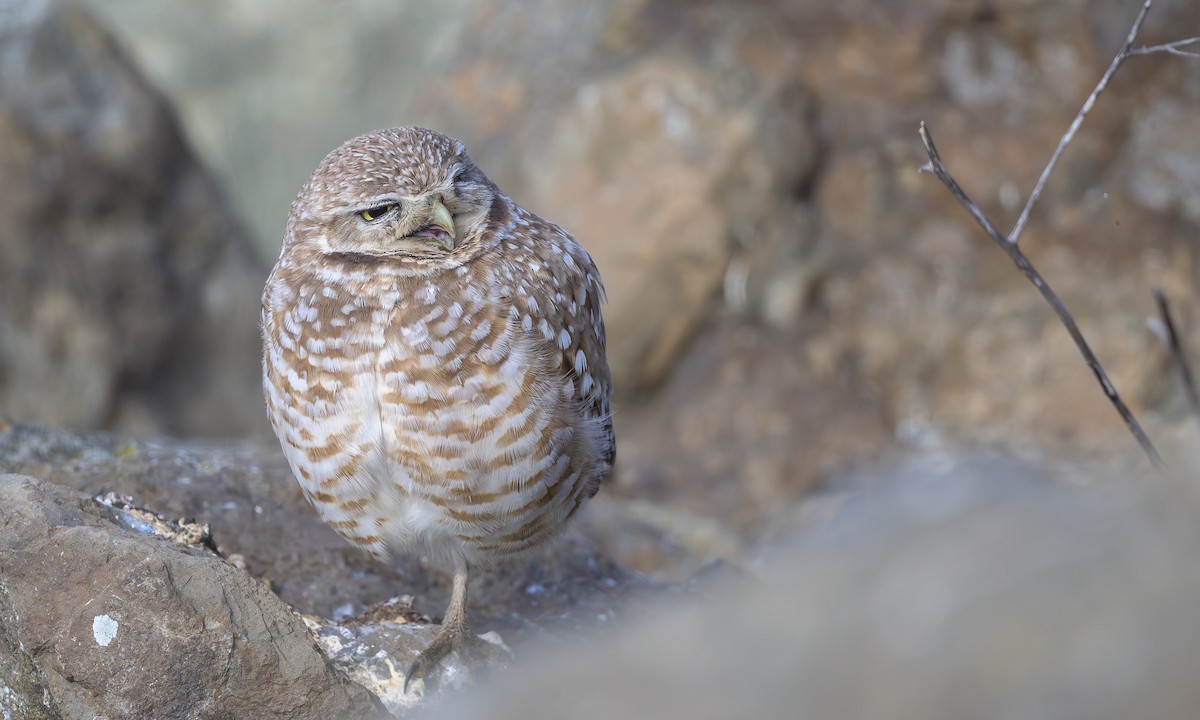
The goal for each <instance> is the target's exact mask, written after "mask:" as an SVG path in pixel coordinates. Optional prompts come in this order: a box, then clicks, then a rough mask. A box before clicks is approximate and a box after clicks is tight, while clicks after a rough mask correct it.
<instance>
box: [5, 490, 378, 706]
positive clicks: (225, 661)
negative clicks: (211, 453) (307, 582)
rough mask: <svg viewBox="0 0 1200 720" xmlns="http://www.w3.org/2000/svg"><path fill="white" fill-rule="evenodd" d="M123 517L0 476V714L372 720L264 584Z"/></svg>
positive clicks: (364, 697)
mask: <svg viewBox="0 0 1200 720" xmlns="http://www.w3.org/2000/svg"><path fill="white" fill-rule="evenodd" d="M119 512H120V511H119V510H118V509H117V508H114V507H112V506H111V505H109V506H106V505H104V504H101V503H99V502H96V501H95V500H93V499H92V498H89V497H88V496H86V495H82V494H80V493H77V492H74V491H71V490H69V489H67V488H63V487H61V486H57V485H53V484H49V483H44V482H40V481H38V480H36V479H34V478H29V477H24V476H17V475H5V476H0V616H3V617H4V619H5V622H4V630H3V633H2V635H0V647H3V649H4V651H5V652H4V658H3V660H0V670H2V671H3V673H4V676H3V678H0V684H3V685H4V686H5V687H6V688H7V689H8V694H7V695H5V696H3V697H0V706H4V707H7V708H12V709H14V710H17V711H19V716H21V717H26V716H30V715H28V713H30V712H34V713H37V712H40V713H42V716H43V717H59V716H61V717H65V718H85V717H87V718H90V717H108V718H147V717H154V718H174V717H196V718H203V717H214V718H215V717H259V718H301V717H309V718H328V717H336V716H343V715H349V716H352V717H355V716H357V717H366V716H368V715H370V714H372V713H374V712H375V707H376V706H375V703H374V700H373V698H372V696H371V695H370V694H369V693H367V692H366V691H365V690H364V689H363V688H361V687H360V686H358V685H356V684H354V683H352V682H350V681H349V680H347V679H346V678H345V677H344V676H342V675H341V674H340V673H338V672H336V671H335V670H334V668H333V667H332V666H331V665H330V664H329V662H328V661H327V660H326V658H325V657H324V656H323V655H322V653H321V652H320V651H319V650H318V649H317V647H316V644H315V643H314V642H313V638H312V637H311V636H310V634H309V632H308V629H307V628H306V627H305V625H304V623H303V622H302V621H301V619H300V618H299V617H298V616H297V615H296V614H295V613H294V612H293V611H292V610H291V609H289V608H288V607H287V606H286V605H285V604H284V603H283V602H281V601H280V600H279V598H278V597H277V596H276V595H275V594H274V593H272V592H271V591H270V588H269V587H268V586H267V585H265V584H264V583H261V582H259V581H257V580H255V579H254V578H252V577H250V576H249V575H247V574H246V573H244V572H242V571H240V570H238V569H237V568H235V567H233V566H232V565H231V564H229V563H228V562H226V561H225V560H223V559H221V558H220V557H218V556H216V555H215V554H213V553H212V552H210V551H207V550H204V549H200V548H196V547H194V546H189V545H187V544H185V543H181V542H175V541H172V540H170V539H167V538H163V537H159V536H157V535H156V534H155V533H153V532H150V533H140V532H136V531H134V530H128V529H125V528H124V527H122V523H121V521H120V520H119V518H118V515H119ZM14 641H15V645H16V647H15V648H14V647H13V645H14Z"/></svg>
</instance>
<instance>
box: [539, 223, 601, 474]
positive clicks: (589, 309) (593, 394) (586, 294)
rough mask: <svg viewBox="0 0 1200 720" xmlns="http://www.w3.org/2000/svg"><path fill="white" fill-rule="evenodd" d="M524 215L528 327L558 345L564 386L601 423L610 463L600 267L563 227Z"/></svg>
mask: <svg viewBox="0 0 1200 720" xmlns="http://www.w3.org/2000/svg"><path fill="white" fill-rule="evenodd" d="M525 218H527V221H528V222H529V225H528V226H527V227H528V231H529V233H530V236H531V237H532V238H533V239H535V243H534V247H535V248H536V249H537V252H536V256H535V257H532V258H528V259H525V262H524V263H523V264H524V265H525V267H523V268H522V271H524V272H526V273H528V274H529V275H530V276H531V277H530V282H528V283H527V284H526V287H528V288H529V290H530V292H529V297H530V298H532V300H533V302H532V303H529V304H531V305H532V307H526V308H524V310H526V311H528V312H529V314H530V315H531V316H532V317H534V318H537V319H538V320H537V323H536V327H534V328H532V330H533V331H534V332H539V331H540V332H541V333H542V334H543V335H544V336H545V337H546V339H547V340H549V341H551V342H552V343H554V345H555V346H556V347H557V348H558V351H559V359H560V363H561V365H560V370H561V371H562V374H563V377H564V378H565V380H566V382H567V383H568V385H567V389H568V390H569V391H570V392H571V393H572V394H573V397H574V399H575V400H576V401H577V402H578V403H579V406H580V408H581V410H582V412H583V413H584V415H585V416H586V417H591V418H596V419H597V420H598V421H600V422H601V424H602V427H603V428H604V441H603V442H604V448H603V449H602V450H603V456H604V458H605V460H606V461H607V464H608V466H609V467H610V468H611V467H612V464H613V461H614V460H615V459H616V452H617V444H616V438H615V436H614V435H613V425H612V410H611V407H610V405H609V397H610V395H611V393H612V379H611V377H610V376H609V371H608V360H607V359H606V357H605V335H604V317H603V315H602V314H601V311H600V306H601V304H603V302H604V300H605V297H604V284H603V282H602V281H601V279H600V272H599V270H597V269H596V264H595V263H594V262H592V258H591V256H590V255H588V253H587V251H586V250H584V249H583V246H582V245H580V244H579V243H578V242H577V241H576V240H575V238H573V237H571V235H570V234H569V233H567V232H566V231H565V230H563V229H562V228H560V227H558V226H557V225H554V224H553V223H549V222H546V221H544V220H541V219H540V218H537V217H536V216H534V215H532V214H529V215H526V216H525ZM527 302H528V301H527ZM542 321H545V325H543V324H542Z"/></svg>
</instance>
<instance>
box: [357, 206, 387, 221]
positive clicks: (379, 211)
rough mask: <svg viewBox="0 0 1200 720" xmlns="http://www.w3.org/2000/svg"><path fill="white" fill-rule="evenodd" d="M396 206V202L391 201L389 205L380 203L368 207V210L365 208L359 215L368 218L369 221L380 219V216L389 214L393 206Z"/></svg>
mask: <svg viewBox="0 0 1200 720" xmlns="http://www.w3.org/2000/svg"><path fill="white" fill-rule="evenodd" d="M394 207H396V203H389V204H387V205H380V206H378V207H373V208H367V209H366V210H363V211H362V212H360V213H359V214H358V216H359V217H361V218H362V219H363V220H366V221H367V222H373V221H375V220H378V219H379V218H381V217H383V216H384V215H387V214H388V213H389V212H391V211H392V208H394Z"/></svg>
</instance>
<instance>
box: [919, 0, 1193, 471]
mask: <svg viewBox="0 0 1200 720" xmlns="http://www.w3.org/2000/svg"><path fill="white" fill-rule="evenodd" d="M1153 2H1154V0H1144V2H1143V3H1142V9H1141V10H1140V11H1139V12H1138V15H1137V17H1136V18H1135V19H1134V21H1133V25H1132V26H1131V27H1130V28H1129V34H1128V35H1126V37H1125V44H1124V45H1122V46H1121V49H1120V51H1119V52H1118V53H1117V54H1116V56H1115V57H1114V58H1113V60H1112V62H1111V63H1109V65H1108V69H1106V70H1105V71H1104V74H1103V75H1102V76H1101V77H1100V82H1098V83H1097V84H1096V87H1095V88H1094V89H1093V90H1092V92H1091V94H1090V95H1088V98H1087V100H1085V101H1084V103H1083V107H1081V108H1080V109H1079V112H1078V113H1076V115H1075V119H1074V120H1072V121H1071V124H1070V126H1069V127H1068V128H1067V131H1066V132H1065V133H1063V136H1062V138H1060V139H1059V141H1058V145H1057V146H1056V147H1055V148H1054V153H1053V154H1052V155H1051V156H1050V161H1049V162H1048V163H1046V167H1045V168H1043V169H1042V174H1041V175H1040V176H1039V177H1038V181H1037V184H1036V185H1034V188H1033V192H1032V193H1030V194H1029V199H1028V200H1027V201H1026V202H1025V207H1024V208H1022V209H1021V215H1020V217H1018V218H1017V223H1016V225H1014V226H1013V229H1012V232H1010V233H1008V234H1007V235H1005V234H1003V233H1001V232H1000V230H999V229H997V227H996V225H995V223H993V222H992V221H991V220H990V219H989V218H988V217H987V215H985V214H984V212H983V210H981V209H980V208H979V206H978V205H977V204H975V202H974V201H973V200H971V198H970V197H969V196H968V195H967V194H966V192H964V191H963V189H962V187H960V186H959V184H958V182H957V181H955V180H954V177H953V176H952V175H950V171H949V170H947V169H946V166H945V165H944V164H943V163H942V159H941V157H940V156H939V155H938V152H937V147H936V146H935V145H934V144H933V136H932V135H931V134H930V132H929V128H928V127H926V125H925V123H924V122H922V123H921V130H920V132H921V142H922V143H923V144H924V145H925V152H926V154H928V155H929V162H928V163H926V164H925V165H924V166H922V168H921V169H922V170H923V171H927V172H932V173H933V174H934V175H936V176H937V178H938V179H939V180H941V181H942V184H944V185H945V186H946V188H947V189H949V190H950V193H951V194H952V195H954V197H955V198H957V199H958V201H959V203H960V204H962V206H963V207H964V208H966V210H967V212H969V213H970V214H971V217H973V218H975V222H977V223H979V226H980V227H982V228H983V230H984V232H986V233H987V235H988V237H989V238H991V239H992V241H993V242H995V243H996V244H997V245H998V246H999V247H1000V249H1001V250H1003V251H1004V252H1005V254H1006V255H1008V256H1009V258H1010V259H1012V261H1013V263H1014V264H1016V266H1017V267H1018V268H1020V270H1021V272H1023V273H1025V277H1027V278H1029V281H1030V282H1031V283H1033V285H1034V287H1036V288H1037V289H1038V292H1040V293H1041V294H1042V297H1043V298H1045V299H1046V302H1048V303H1049V304H1050V307H1051V308H1053V309H1054V312H1055V314H1056V315H1058V319H1059V320H1060V321H1062V324H1063V327H1065V328H1066V329H1067V332H1068V333H1069V334H1070V336H1071V339H1072V340H1074V341H1075V346H1076V347H1077V348H1079V352H1080V354H1081V355H1083V359H1084V361H1085V362H1087V365H1088V367H1089V368H1091V370H1092V372H1093V373H1094V374H1095V375H1096V380H1097V381H1098V382H1099V383H1100V387H1101V389H1102V390H1103V391H1104V394H1105V396H1107V397H1108V400H1109V402H1111V403H1112V405H1113V407H1114V408H1116V410H1117V413H1118V414H1120V416H1121V419H1122V420H1124V421H1125V425H1126V427H1128V428H1129V431H1130V432H1131V433H1133V436H1134V438H1136V439H1137V441H1138V444H1139V445H1141V447H1142V450H1143V451H1144V452H1145V453H1146V456H1147V457H1149V458H1150V461H1151V462H1152V463H1153V464H1154V466H1155V467H1157V468H1159V469H1161V468H1162V467H1163V460H1162V456H1160V455H1159V454H1158V451H1157V450H1155V449H1154V445H1153V443H1151V442H1150V438H1148V437H1147V436H1146V433H1145V432H1144V431H1143V430H1142V426H1141V425H1140V424H1139V423H1138V421H1137V419H1136V418H1134V416H1133V413H1132V412H1130V410H1129V408H1128V406H1126V405H1125V402H1124V401H1123V400H1122V399H1121V396H1120V395H1119V394H1118V393H1117V391H1116V388H1114V387H1113V384H1112V382H1110V381H1109V379H1108V374H1107V373H1105V371H1104V368H1103V367H1102V366H1101V365H1100V361H1099V360H1097V359H1096V355H1095V353H1093V352H1092V349H1091V347H1089V346H1088V344H1087V341H1086V340H1085V339H1084V337H1083V334H1082V333H1081V332H1080V331H1079V326H1078V325H1077V324H1076V323H1075V319H1074V318H1072V317H1071V314H1070V313H1069V312H1067V308H1066V306H1064V305H1063V303H1062V301H1061V300H1060V299H1059V298H1058V295H1057V294H1056V293H1055V292H1054V290H1052V289H1051V288H1050V286H1049V285H1048V284H1047V283H1046V281H1045V279H1044V278H1043V277H1042V275H1041V273H1039V272H1038V271H1037V268H1035V267H1034V266H1033V264H1032V263H1030V262H1029V259H1028V258H1026V257H1025V254H1024V253H1023V252H1021V250H1020V248H1019V247H1018V245H1017V243H1018V242H1019V240H1020V237H1021V231H1022V230H1024V229H1025V225H1026V224H1027V223H1028V222H1029V217H1030V215H1031V214H1032V213H1033V208H1034V206H1035V205H1036V204H1037V201H1038V199H1039V198H1040V197H1041V196H1042V191H1043V190H1044V189H1045V187H1046V181H1047V180H1048V179H1049V178H1050V173H1051V172H1052V171H1053V170H1054V167H1055V166H1056V165H1057V164H1058V159H1059V158H1060V157H1061V156H1062V154H1063V152H1064V151H1065V150H1066V149H1067V145H1069V144H1071V140H1073V139H1074V137H1075V133H1076V132H1077V131H1078V130H1079V127H1080V125H1082V124H1083V119H1084V118H1085V117H1087V114H1088V112H1090V111H1091V109H1092V106H1094V105H1095V104H1096V99H1097V98H1099V97H1100V93H1102V92H1104V89H1105V88H1106V87H1108V81H1109V79H1110V78H1112V76H1113V74H1114V73H1116V71H1117V69H1118V68H1119V67H1121V64H1122V63H1124V62H1125V60H1126V59H1127V58H1129V57H1130V56H1133V55H1149V54H1151V53H1157V52H1162V53H1168V54H1171V55H1184V56H1187V57H1200V52H1192V51H1190V50H1185V49H1184V48H1187V47H1190V46H1192V45H1200V37H1192V38H1188V39H1186V40H1177V41H1175V42H1172V43H1166V44H1164V45H1153V46H1150V47H1140V48H1136V49H1135V48H1134V47H1133V42H1134V40H1135V39H1136V38H1137V35H1138V33H1139V32H1140V31H1141V29H1142V23H1144V22H1145V20H1146V14H1147V13H1149V12H1150V6H1151V5H1152V4H1153ZM1164 307H1165V306H1164ZM1189 373H1190V371H1189ZM1198 407H1200V406H1198ZM1197 417H1198V418H1200V415H1198V416H1197Z"/></svg>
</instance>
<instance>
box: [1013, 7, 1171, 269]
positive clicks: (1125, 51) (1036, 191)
mask: <svg viewBox="0 0 1200 720" xmlns="http://www.w3.org/2000/svg"><path fill="white" fill-rule="evenodd" d="M1153 2H1154V0H1145V2H1144V3H1142V9H1141V12H1139V13H1138V16H1137V18H1136V19H1135V20H1134V21H1133V26H1132V27H1131V28H1129V34H1128V35H1126V36H1125V44H1124V45H1122V46H1121V51H1120V52H1118V53H1117V55H1116V57H1114V58H1113V59H1112V62H1111V63H1109V64H1108V69H1107V70H1105V71H1104V74H1103V75H1101V76H1100V82H1098V83H1096V87H1095V88H1094V89H1093V90H1092V94H1091V95H1088V98H1087V100H1085V101H1084V103H1083V107H1081V108H1079V112H1078V113H1076V114H1075V119H1074V120H1072V121H1071V125H1070V127H1068V128H1067V131H1066V132H1065V133H1063V136H1062V139H1061V140H1059V141H1058V147H1056V148H1054V154H1053V155H1051V156H1050V162H1048V163H1046V167H1045V168H1043V169H1042V174H1041V177H1039V178H1038V181H1037V185H1034V187H1033V192H1032V193H1030V194H1029V199H1028V200H1027V201H1025V207H1024V208H1023V209H1022V210H1021V216H1020V217H1019V218H1017V224H1016V225H1014V226H1013V229H1012V232H1010V233H1009V234H1008V238H1007V239H1008V242H1010V243H1012V244H1013V245H1016V244H1017V241H1018V240H1019V239H1020V237H1021V231H1022V230H1024V229H1025V223H1027V222H1029V215H1030V213H1032V212H1033V206H1034V204H1035V203H1037V201H1038V198H1040V197H1041V196H1042V190H1044V189H1045V187H1046V180H1048V179H1049V178H1050V172H1051V171H1053V170H1054V166H1055V165H1057V164H1058V158H1059V157H1060V156H1061V155H1062V154H1063V151H1064V150H1066V149H1067V145H1069V144H1070V143H1071V140H1073V139H1074V138H1075V132H1076V131H1077V130H1079V126H1080V125H1082V124H1083V119H1084V118H1085V117H1087V114H1088V113H1089V112H1091V109H1092V106H1093V105H1095V104H1096V98H1098V97H1100V93H1102V92H1104V88H1106V87H1108V80H1109V78H1111V77H1112V76H1113V73H1115V72H1116V71H1117V68H1119V67H1121V63H1123V62H1125V58H1127V57H1129V54H1130V48H1132V47H1133V41H1134V38H1136V37H1137V34H1138V31H1140V30H1141V29H1142V23H1144V22H1145V21H1146V13H1148V12H1150V5H1151V3H1153Z"/></svg>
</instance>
